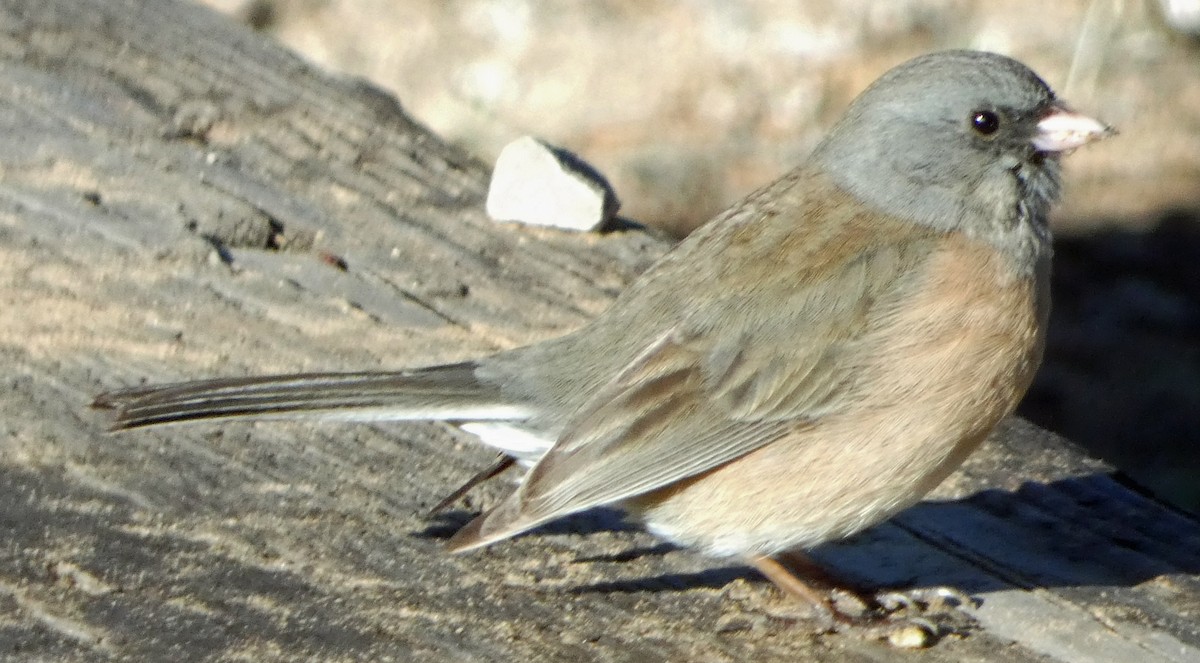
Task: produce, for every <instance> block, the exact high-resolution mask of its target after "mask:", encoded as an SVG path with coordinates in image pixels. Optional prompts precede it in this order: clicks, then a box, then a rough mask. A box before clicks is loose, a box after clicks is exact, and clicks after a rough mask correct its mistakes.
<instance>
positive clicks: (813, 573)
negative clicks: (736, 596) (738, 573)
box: [747, 552, 879, 624]
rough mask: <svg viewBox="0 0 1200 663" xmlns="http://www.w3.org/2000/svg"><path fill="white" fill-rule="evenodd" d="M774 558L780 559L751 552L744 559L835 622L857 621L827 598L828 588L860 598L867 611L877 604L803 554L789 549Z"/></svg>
mask: <svg viewBox="0 0 1200 663" xmlns="http://www.w3.org/2000/svg"><path fill="white" fill-rule="evenodd" d="M778 557H780V558H782V561H781V560H780V559H776V558H773V557H767V556H766V555H754V556H751V557H749V558H747V561H748V562H749V563H750V565H751V566H753V567H754V568H755V569H757V570H758V572H759V573H761V574H763V575H764V576H766V578H767V580H770V581H771V582H772V583H774V584H775V586H776V587H778V588H780V589H782V590H783V591H784V592H786V593H787V594H790V595H791V596H795V597H797V598H799V599H801V600H803V601H805V602H807V603H811V604H812V605H814V606H816V607H817V608H818V609H820V610H822V611H823V612H825V613H826V614H828V615H829V616H830V617H832V618H833V619H834V620H835V621H837V622H840V623H842V624H851V623H857V622H859V621H860V620H859V619H857V618H855V617H854V616H852V615H848V614H846V613H845V612H843V611H842V610H840V609H838V607H837V606H836V605H835V604H834V602H833V599H832V598H831V597H830V591H831V590H834V589H838V590H841V591H844V592H846V593H848V594H850V595H851V596H853V597H854V598H856V599H858V600H859V601H861V602H862V604H863V605H864V606H865V607H866V608H867V609H868V610H874V609H876V608H878V607H879V603H878V602H877V601H875V599H874V597H872V596H871V595H870V594H865V593H863V592H862V591H861V590H860V589H859V588H857V587H849V586H848V584H847V583H846V582H844V581H842V580H840V579H838V578H835V577H834V576H833V575H832V574H830V573H829V572H828V571H826V570H825V569H824V568H822V567H821V566H820V565H819V564H817V563H816V562H814V561H813V560H812V559H811V558H809V557H808V556H807V555H803V554H801V553H797V552H789V553H782V554H780V555H778Z"/></svg>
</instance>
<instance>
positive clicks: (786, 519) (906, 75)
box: [96, 51, 1109, 605]
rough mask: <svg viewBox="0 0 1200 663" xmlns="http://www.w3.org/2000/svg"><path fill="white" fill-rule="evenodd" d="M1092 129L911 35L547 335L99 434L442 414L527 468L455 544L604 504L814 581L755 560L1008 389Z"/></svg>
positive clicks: (143, 401) (816, 529) (864, 513)
mask: <svg viewBox="0 0 1200 663" xmlns="http://www.w3.org/2000/svg"><path fill="white" fill-rule="evenodd" d="M1108 133H1109V129H1108V128H1107V127H1106V126H1105V125H1103V124H1101V123H1100V122H1097V121H1095V120H1093V119H1090V118H1088V117H1085V116H1082V115H1079V114H1076V113H1075V112H1073V111H1071V110H1069V109H1068V108H1067V107H1066V106H1065V105H1064V104H1063V103H1061V102H1060V101H1058V100H1057V99H1055V96H1054V93H1053V92H1052V91H1051V90H1050V88H1049V87H1047V86H1046V84H1045V83H1044V82H1042V80H1041V79H1039V78H1038V76H1037V75H1036V74H1034V73H1033V72H1032V71H1030V70H1029V69H1028V68H1026V67H1025V66H1024V65H1022V64H1021V63H1019V62H1017V61H1015V60H1012V59H1010V58H1007V57H1004V56H1001V55H995V54H992V53H982V52H972V51H947V52H941V53H934V54H931V55H926V56H923V57H919V58H916V59H914V60H911V61H909V62H906V63H904V64H902V65H900V66H898V67H896V68H895V69H892V70H891V71H889V72H888V73H886V74H885V75H884V76H883V77H881V78H880V79H879V80H878V81H876V82H875V83H874V84H873V85H871V86H870V87H869V88H868V89H867V90H866V91H865V92H863V93H862V94H861V95H860V96H859V97H858V98H857V99H856V100H855V101H854V103H853V104H852V105H851V106H850V108H849V110H848V111H847V112H846V114H845V116H844V117H843V118H842V119H841V120H840V121H839V122H838V123H837V125H836V126H835V127H834V128H833V130H832V131H831V132H830V133H829V136H828V137H827V138H826V139H825V140H824V141H823V142H822V143H821V144H820V145H819V146H818V147H817V149H816V151H815V152H814V153H813V155H812V156H811V157H810V158H809V159H808V160H807V162H805V163H804V164H803V165H801V166H800V167H798V168H796V169H795V170H793V171H792V172H790V173H788V174H786V175H784V176H783V177H782V178H781V179H780V180H778V181H776V182H774V183H773V184H770V185H768V186H766V187H765V188H763V189H761V190H759V191H757V192H756V193H754V194H752V195H750V196H749V197H748V198H746V199H745V200H743V201H741V202H739V203H737V204H736V205H734V206H733V207H731V208H730V209H728V210H727V211H726V212H724V213H723V214H721V215H719V216H717V217H716V218H714V219H713V220H711V221H709V222H708V223H707V224H706V225H704V226H703V227H701V228H700V229H699V230H697V231H696V232H695V233H694V234H692V235H691V236H690V237H688V238H687V239H686V240H684V241H683V242H681V243H680V244H679V245H678V246H677V247H675V248H674V250H672V251H671V252H670V253H668V254H667V255H665V256H664V257H663V258H662V259H661V260H660V261H659V262H658V263H657V264H655V265H654V266H653V267H652V268H650V269H649V270H648V271H647V272H646V273H645V274H643V275H642V276H641V277H640V278H639V279H638V280H637V281H636V282H635V283H634V284H633V285H632V286H630V287H629V289H628V290H627V291H626V292H625V293H624V294H622V295H621V297H620V298H619V299H617V301H616V302H615V303H614V304H613V305H612V307H611V308H610V309H608V310H607V311H606V312H605V313H604V314H603V315H601V316H600V317H598V318H597V319H595V320H594V321H592V322H591V323H590V324H588V325H587V326H585V327H583V328H582V329H580V330H578V331H576V332H574V333H571V334H568V335H567V336H563V337H561V338H557V339H554V340H550V341H546V342H543V343H538V344H536V345H532V346H527V347H523V348H519V349H516V350H512V351H507V352H502V353H500V354H497V355H493V356H490V357H484V358H481V359H478V360H475V361H469V362H464V363H459V364H453V365H448V366H434V367H428V368H415V369H409V370H399V371H395V372H389V373H349V374H337V373H334V374H305V375H290V376H271V377H250V378H230V379H216V380H207V381H200V382H187V383H182V384H173V385H165V386H152V387H139V388H134V389H128V390H124V391H116V392H112V393H108V394H104V395H102V396H100V397H99V398H97V400H96V405H97V406H100V407H109V408H115V409H116V410H117V412H116V423H115V428H117V429H126V428H136V427H139V426H148V425H153V424H164V423H172V422H180V421H187V420H194V419H213V418H222V417H263V418H266V417H315V418H318V419H337V420H373V421H379V420H414V419H439V420H445V421H451V422H456V423H459V424H460V425H461V426H462V428H464V429H465V430H467V431H469V432H471V433H474V434H476V435H478V436H479V438H480V439H481V440H482V441H483V442H484V443H486V444H488V445H491V446H494V447H496V448H498V449H500V450H501V451H502V452H503V453H505V454H507V455H508V456H509V457H512V458H516V459H519V460H520V461H522V462H524V463H525V464H528V465H532V467H531V469H530V470H529V472H528V473H527V474H526V475H525V477H524V479H523V480H522V482H521V483H520V485H519V487H517V489H516V490H515V491H514V492H513V493H512V494H511V495H510V496H509V497H508V498H507V499H505V500H504V501H503V502H501V503H500V504H499V505H497V506H495V507H494V508H493V509H491V510H490V511H487V512H486V513H484V514H482V515H480V516H479V517H478V518H476V519H475V520H474V521H472V522H471V523H469V524H468V525H467V526H466V527H464V528H463V529H462V530H461V531H459V532H458V534H456V535H455V536H454V538H453V539H452V540H451V542H450V546H451V548H452V549H454V550H467V549H471V548H475V547H478V546H483V545H486V544H489V543H493V542H495V541H499V540H501V539H504V538H507V537H510V536H513V535H515V534H518V533H520V532H524V531H526V530H528V529H530V528H533V527H536V526H537V525H539V524H541V523H545V522H547V521H550V520H553V519H555V518H561V517H563V516H565V515H567V514H571V513H575V512H578V511H582V510H584V509H589V508H592V507H597V506H601V505H614V506H618V507H621V508H623V509H625V510H626V511H628V512H629V513H631V514H633V515H634V516H635V517H637V518H638V519H640V520H641V521H642V522H643V523H645V526H646V527H647V528H648V529H649V530H650V531H651V532H653V533H655V534H657V535H659V536H661V537H663V538H665V539H668V540H670V541H673V542H675V543H678V544H681V545H684V546H688V547H691V548H695V549H698V550H700V551H703V552H705V553H707V554H710V555H716V556H735V557H741V558H743V559H746V560H748V561H749V562H750V563H751V564H753V565H754V566H755V567H757V568H759V569H760V570H762V571H763V572H764V573H765V574H766V575H768V576H769V577H770V578H771V579H772V580H774V581H776V582H777V584H780V585H781V586H783V587H784V588H785V589H787V590H789V591H792V592H794V593H797V594H799V595H801V596H805V597H806V598H810V599H815V600H817V601H819V602H820V601H822V599H821V598H820V596H819V595H817V594H815V593H813V592H811V591H809V590H808V588H807V587H806V586H805V585H804V584H803V583H802V582H801V581H800V580H799V579H798V578H796V577H794V576H793V575H789V574H788V573H787V571H786V570H785V569H784V568H783V567H782V566H780V565H779V564H778V563H777V562H776V561H775V560H774V559H773V556H777V555H779V554H781V553H784V552H786V551H792V550H799V549H804V548H805V547H809V546H812V545H814V544H819V543H821V542H824V541H829V540H831V539H837V538H839V537H845V536H847V535H849V534H853V533H854V532H857V531H859V530H861V529H863V528H865V527H868V526H870V525H873V524H875V523H878V522H880V521H882V520H884V519H886V518H888V517H889V516H891V515H892V514H894V513H896V512H897V511H899V510H901V509H903V508H905V507H907V506H909V505H911V504H913V503H914V502H916V501H917V500H918V499H920V498H921V496H922V495H924V494H925V493H926V492H927V491H929V490H930V489H931V488H933V487H934V486H935V485H937V484H938V482H940V481H941V480H942V479H943V478H944V477H945V476H946V475H947V474H949V473H950V472H951V471H952V470H953V469H954V468H955V467H957V466H958V465H959V464H960V463H961V462H962V461H963V459H964V458H965V457H966V456H967V454H969V453H970V452H971V451H972V450H974V449H975V448H976V446H977V445H978V444H979V443H980V441H981V440H982V439H983V438H984V437H985V436H986V435H987V434H988V432H989V431H990V430H991V429H992V428H993V427H994V426H995V425H996V423H997V422H998V421H999V420H1000V419H1001V418H1002V417H1004V416H1005V415H1007V414H1008V413H1009V412H1011V411H1012V410H1013V408H1014V407H1015V406H1016V404H1017V401H1018V400H1019V399H1020V398H1021V396H1022V394H1024V392H1025V390H1026V388H1027V387H1028V386H1029V382H1030V380H1031V379H1032V377H1033V374H1034V371H1035V370H1036V369H1037V366H1038V363H1039V361H1040V360H1041V355H1042V345H1043V335H1044V332H1045V323H1046V315H1047V313H1048V311H1049V298H1048V295H1049V288H1048V283H1047V279H1048V275H1049V267H1050V231H1049V229H1048V228H1047V221H1046V219H1047V212H1048V210H1049V207H1050V205H1051V203H1053V202H1054V201H1055V199H1056V197H1057V195H1058V189H1059V183H1058V179H1059V178H1058V171H1059V163H1058V161H1059V156H1060V155H1061V154H1062V153H1064V152H1067V151H1070V150H1072V149H1074V148H1077V147H1079V146H1081V145H1084V144H1086V143H1088V142H1090V141H1092V140H1095V139H1097V138H1100V137H1102V136H1105V135H1107V134H1108ZM497 469H498V468H497ZM826 605H827V602H826Z"/></svg>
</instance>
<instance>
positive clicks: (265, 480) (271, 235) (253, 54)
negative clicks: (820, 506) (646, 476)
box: [0, 0, 1200, 662]
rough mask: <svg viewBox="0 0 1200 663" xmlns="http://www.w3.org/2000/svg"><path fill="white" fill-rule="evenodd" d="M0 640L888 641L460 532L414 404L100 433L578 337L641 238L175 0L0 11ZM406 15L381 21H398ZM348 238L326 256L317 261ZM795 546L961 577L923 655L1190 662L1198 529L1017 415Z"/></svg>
mask: <svg viewBox="0 0 1200 663" xmlns="http://www.w3.org/2000/svg"><path fill="white" fill-rule="evenodd" d="M0 25H3V26H4V29H3V31H0V84H2V85H3V89H4V91H5V94H3V95H0V311H3V313H2V317H0V366H2V367H3V368H2V370H0V375H3V376H4V377H3V379H4V382H5V389H4V392H3V394H4V395H3V397H2V398H0V408H2V409H0V415H2V416H0V421H2V422H3V428H2V430H3V433H4V434H3V436H2V437H0V522H2V523H3V530H2V531H3V546H2V547H0V652H5V653H12V654H21V655H23V656H25V657H27V658H30V659H36V658H40V659H44V660H101V659H105V658H115V657H129V658H135V659H144V660H159V659H167V658H185V659H189V660H190V659H199V658H208V657H212V658H216V657H220V658H229V659H238V658H241V659H248V660H291V659H296V658H314V659H322V660H343V659H344V660H514V659H524V660H530V661H541V660H547V661H552V660H617V661H645V660H702V661H703V660H710V661H741V660H760V661H771V660H797V659H799V660H838V661H859V660H862V661H882V660H894V659H895V658H896V657H897V656H898V655H899V654H897V653H896V652H894V651H892V650H889V649H888V648H887V647H886V646H885V645H882V644H879V643H875V642H869V641H861V640H858V639H855V638H852V637H847V636H820V637H817V636H813V635H810V634H809V633H808V632H807V631H806V630H805V628H804V626H803V623H792V621H791V620H790V617H793V616H795V614H796V613H795V612H794V611H796V610H798V608H797V607H795V606H793V605H791V604H789V603H788V602H786V601H784V600H782V599H780V598H779V597H777V596H776V594H775V593H774V591H773V590H772V588H771V587H769V586H768V585H767V584H765V583H763V582H760V581H759V580H758V579H757V578H756V577H755V576H754V575H753V574H752V573H751V572H750V571H749V570H747V569H745V568H742V567H740V566H738V565H733V564H730V563H728V562H720V561H717V562H714V561H712V560H705V559H702V558H699V557H697V556H694V555H691V554H689V553H686V552H683V551H678V550H671V549H668V548H665V547H662V546H659V545H657V544H656V543H655V542H654V540H653V539H652V538H650V537H648V536H647V535H645V534H643V533H641V532H638V531H636V530H634V529H632V528H629V527H625V526H622V525H621V524H620V521H619V519H617V517H616V516H614V515H613V514H611V513H596V514H586V515H584V516H581V517H578V518H573V519H571V520H569V521H567V522H563V523H559V524H555V525H552V526H551V527H549V528H547V529H545V530H543V531H542V532H540V533H539V534H537V535H534V536H527V537H523V538H520V539H518V540H515V541H512V542H508V543H505V544H504V545H501V546H497V547H495V548H493V549H491V550H488V551H485V552H482V553H479V554H474V555H467V556H456V557H455V556H447V555H444V554H442V553H441V551H440V548H441V539H442V538H443V537H444V536H446V535H448V533H449V532H451V531H452V530H453V527H454V526H455V525H456V524H460V523H462V522H463V521H464V520H465V519H466V518H467V517H468V516H469V508H470V507H472V506H473V505H474V504H475V503H478V502H490V501H493V500H495V499H496V498H497V497H498V496H499V495H500V494H501V492H502V491H503V490H504V489H505V487H504V486H492V487H488V488H485V489H484V490H482V491H481V492H480V494H479V495H478V496H477V497H475V498H473V500H474V501H473V502H470V503H468V505H467V507H468V508H464V509H461V510H457V511H454V512H452V513H451V514H450V515H449V516H448V517H447V518H445V519H442V520H435V521H429V520H426V519H425V518H424V517H423V516H422V513H423V512H424V511H425V509H426V508H428V507H429V506H430V505H432V504H433V503H434V502H435V501H436V500H437V499H438V498H440V497H441V496H442V495H443V494H444V493H445V492H446V491H447V490H449V489H450V488H451V487H452V486H454V485H455V482H456V481H460V480H461V479H462V478H464V477H465V476H467V475H469V474H470V473H471V472H472V471H473V470H475V469H478V468H479V467H481V466H482V465H483V464H485V463H486V462H487V461H488V458H489V456H488V453H487V452H486V451H484V450H481V449H478V448H476V447H474V446H472V445H471V444H470V443H469V441H468V437H467V436H465V435H462V434H460V433H458V432H456V431H454V430H453V429H451V428H449V427H445V426H440V425H407V426H400V425H395V426H335V425H327V426H312V425H299V424H284V423H270V424H266V423H264V424H254V425H251V424H229V425H221V426H197V427H189V428H173V429H170V428H169V429H160V430H152V431H146V432H138V433H133V434H128V435H122V436H120V437H113V436H110V435H108V434H106V433H105V432H104V431H103V422H102V419H101V418H100V417H98V416H95V415H94V414H93V413H91V412H89V411H87V410H86V408H85V404H86V403H87V402H88V400H89V399H90V396H91V395H92V394H94V393H95V392H97V391H100V390H102V389H105V388H112V387H115V386H119V385H122V384H131V383H136V382H137V381H139V380H143V379H151V380H162V379H170V378H180V377H197V376H202V375H213V374H236V373H243V372H262V371H278V370H302V369H346V370H350V369H367V368H371V367H375V366H388V367H396V366H404V365H413V364H424V363H434V362H439V361H445V360H450V359H454V358H457V357H462V356H467V355H471V354H477V353H481V352H487V351H490V350H494V349H496V348H501V347H509V346H512V345H515V344H519V343H525V342H530V341H533V340H537V339H539V338H543V337H546V336H550V335H554V334H557V333H561V332H562V331H564V330H567V329H570V328H572V327H574V326H576V325H578V324H580V323H581V322H583V321H584V320H586V319H587V318H588V317H590V316H592V315H594V314H595V313H596V312H597V311H600V310H602V309H603V308H604V306H605V305H607V303H608V302H609V301H611V298H612V297H613V296H614V295H615V293H617V292H619V291H620V289H621V287H622V286H623V285H624V284H625V283H627V282H628V281H629V279H630V278H632V276H633V275H635V274H636V273H638V272H639V271H640V270H641V269H643V268H644V267H645V265H646V264H648V263H649V261H651V260H653V258H654V257H655V256H657V255H659V254H661V252H662V251H663V250H664V249H665V245H664V244H663V243H662V242H661V241H659V240H656V239H655V238H653V237H650V236H648V235H646V234H643V233H637V232H620V233H610V234H607V235H583V236H581V235H570V234H565V233H558V232H553V231H547V230H537V229H531V228H521V227H513V226H502V225H496V224H492V223H490V222H489V221H487V220H486V219H485V218H484V217H483V215H482V212H481V209H482V196H483V190H484V184H485V181H486V176H487V171H486V168H485V167H484V166H482V165H481V164H479V163H478V162H477V161H475V160H473V159H472V158H470V157H469V156H467V155H465V154H463V153H461V152H459V151H457V150H455V149H454V148H453V147H451V146H447V145H444V144H442V143H441V142H439V141H438V140H437V139H436V137H434V136H431V135H429V134H428V133H427V132H425V131H424V130H423V129H422V128H421V127H419V126H418V125H416V124H415V123H413V122H412V121H411V120H409V119H408V118H407V117H406V116H405V115H404V114H403V112H402V110H401V109H400V107H399V105H397V104H396V103H395V102H394V101H393V100H392V99H390V98H389V97H387V96H385V95H383V94H381V93H379V92H377V91H375V90H372V89H371V88H370V87H369V86H367V85H364V84H362V83H360V82H357V81H351V80H344V79H337V78H333V77H330V76H328V75H325V74H322V73H320V72H317V71H314V70H313V69H311V68H310V67H308V66H307V65H305V64H304V63H303V62H301V61H299V60H298V59H297V58H295V57H294V56H292V55H290V54H288V53H287V52H285V51H283V50H282V49H280V48H278V47H277V46H274V45H272V44H270V43H268V42H266V41H264V40H263V39H262V38H261V37H259V36H257V35H254V34H252V33H249V32H246V31H244V30H242V29H240V28H237V27H235V26H232V25H230V24H228V23H226V22H225V21H223V20H222V19H220V18H218V17H215V16H213V15H212V14H210V13H208V12H207V11H204V10H202V9H199V8H196V7H192V6H190V5H186V4H180V3H177V2H167V1H163V2H156V3H143V2H134V1H112V0H108V1H105V0H92V1H84V0H78V1H75V2H69V1H66V0H58V1H54V0H50V1H38V2H33V1H14V0H9V1H7V2H3V3H0ZM402 38H403V35H397V39H402ZM324 254H329V255H330V256H337V257H339V258H341V259H343V260H344V261H345V263H346V267H347V268H346V269H345V270H344V271H343V270H340V269H338V268H337V267H336V266H335V265H333V264H331V262H334V261H331V260H329V259H328V256H325V255H324ZM819 555H820V556H821V557H822V558H824V559H825V560H827V561H828V562H829V563H830V564H831V565H833V566H835V567H837V568H839V569H841V570H842V571H845V572H847V573H851V574H855V575H858V576H860V577H862V578H864V579H868V580H873V581H876V582H882V583H896V584H901V585H909V584H913V585H916V586H932V585H938V584H954V585H958V586H960V587H962V588H964V589H966V590H968V591H971V592H974V593H976V594H977V595H978V596H979V597H980V598H981V599H982V600H983V604H982V605H981V606H980V607H979V608H978V609H977V610H976V611H975V614H976V615H977V617H978V618H979V620H980V622H981V624H982V628H981V629H979V630H978V631H976V632H974V633H972V634H971V635H970V636H969V637H966V638H949V639H947V640H946V641H944V642H943V643H941V644H940V645H939V646H938V647H937V648H935V649H934V650H932V651H930V652H925V653H923V654H921V656H922V657H923V659H925V660H931V661H970V660H978V661H985V660H996V659H997V658H998V657H1002V658H1004V659H1007V660H1014V661H1044V660H1057V661H1127V660H1138V661H1143V662H1146V661H1189V660H1196V657H1197V656H1198V655H1200V632H1198V631H1197V626H1196V624H1195V620H1194V617H1192V616H1194V615H1195V614H1197V610H1198V608H1200V605H1198V603H1200V601H1198V597H1200V587H1198V580H1197V576H1198V575H1200V527H1197V524H1196V522H1195V520H1194V519H1192V518H1190V517H1188V516H1184V515H1181V514H1178V513H1175V512H1172V511H1170V510H1167V509H1165V508H1163V507H1162V506H1161V505H1159V504H1157V503H1155V502H1153V501H1150V500H1148V499H1146V498H1143V497H1141V496H1139V495H1137V494H1135V493H1132V492H1129V491H1128V490H1126V489H1125V488H1123V487H1122V486H1120V485H1119V484H1118V483H1117V482H1115V481H1114V480H1113V479H1112V478H1110V477H1109V469H1108V468H1107V467H1105V466H1103V465H1102V464H1100V463H1097V462H1094V461H1090V460H1088V459H1087V458H1085V457H1083V456H1082V455H1080V454H1079V453H1078V452H1077V451H1076V450H1075V449H1074V448H1073V447H1071V446H1070V445H1069V444H1068V443H1065V442H1063V441H1061V440H1059V439H1057V438H1055V437H1054V436H1052V435H1050V434H1048V433H1046V432H1044V431H1040V430H1037V429H1035V428H1033V427H1032V426H1029V425H1028V424H1025V423H1023V422H1019V421H1015V420H1014V421H1011V422H1009V423H1008V424H1007V425H1006V427H1005V428H1004V429H1003V430H1002V431H1000V433H999V434H998V435H996V436H994V437H993V439H992V440H991V441H990V442H989V444H988V445H987V447H986V448H985V449H984V450H983V451H982V452H981V453H980V454H977V456H976V457H975V458H974V459H973V460H972V462H971V463H970V465H969V466H968V467H967V468H965V470H964V471H963V472H960V473H958V474H956V475H955V476H954V477H953V478H952V479H951V480H950V481H949V482H948V483H947V485H946V486H944V487H943V488H942V489H940V491H939V495H938V497H937V499H935V500H933V501H930V502H927V503H925V504H922V505H921V506H919V507H916V508H914V509H911V510H910V511H908V512H906V513H904V514H902V515H901V516H900V517H899V518H897V519H896V521H895V522H894V523H892V524H889V525H885V526H882V527H879V528H876V529H874V530H872V531H870V532H868V533H865V534H864V535H862V536H860V537H857V538H856V539H855V540H853V541H850V542H845V543H842V544H838V545H832V546H828V547H827V548H825V549H823V550H821V551H819Z"/></svg>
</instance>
